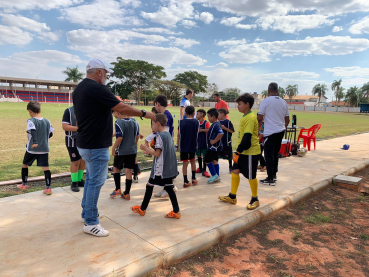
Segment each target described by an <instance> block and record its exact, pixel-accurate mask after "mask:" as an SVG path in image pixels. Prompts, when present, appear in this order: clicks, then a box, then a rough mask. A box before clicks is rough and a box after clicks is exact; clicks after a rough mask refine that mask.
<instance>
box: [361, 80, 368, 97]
mask: <svg viewBox="0 0 369 277" xmlns="http://www.w3.org/2000/svg"><path fill="white" fill-rule="evenodd" d="M361 91H362V92H363V98H364V99H368V98H369V82H368V83H365V84H364V85H363V86H362V87H361Z"/></svg>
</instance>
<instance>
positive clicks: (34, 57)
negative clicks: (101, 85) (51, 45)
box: [0, 50, 86, 81]
mask: <svg viewBox="0 0 369 277" xmlns="http://www.w3.org/2000/svg"><path fill="white" fill-rule="evenodd" d="M81 63H82V61H81V59H80V58H79V57H78V56H76V55H71V54H69V53H65V52H60V51H55V50H45V51H31V52H23V53H16V54H13V55H11V56H8V57H5V58H0V72H5V73H6V74H7V75H8V76H12V77H21V78H36V77H38V78H39V79H48V80H60V81H62V80H64V79H65V76H64V74H63V73H62V71H63V70H65V67H66V66H75V65H81ZM55 64H58V65H59V66H56V65H55ZM82 66H86V65H85V64H82Z"/></svg>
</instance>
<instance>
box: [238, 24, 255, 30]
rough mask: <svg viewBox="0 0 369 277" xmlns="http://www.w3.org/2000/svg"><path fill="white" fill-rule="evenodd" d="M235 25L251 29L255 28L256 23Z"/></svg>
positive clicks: (239, 27)
mask: <svg viewBox="0 0 369 277" xmlns="http://www.w3.org/2000/svg"><path fill="white" fill-rule="evenodd" d="M235 27H236V28H237V29H244V30H251V29H256V27H257V25H256V24H236V25H235Z"/></svg>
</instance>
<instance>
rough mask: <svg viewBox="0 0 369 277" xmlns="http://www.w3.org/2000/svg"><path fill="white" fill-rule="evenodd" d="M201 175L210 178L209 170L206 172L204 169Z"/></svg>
mask: <svg viewBox="0 0 369 277" xmlns="http://www.w3.org/2000/svg"><path fill="white" fill-rule="evenodd" d="M202 176H204V177H206V178H210V177H211V176H210V174H209V172H207V171H206V170H205V171H204V172H203V173H202Z"/></svg>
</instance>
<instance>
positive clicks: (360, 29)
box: [349, 16, 369, 35]
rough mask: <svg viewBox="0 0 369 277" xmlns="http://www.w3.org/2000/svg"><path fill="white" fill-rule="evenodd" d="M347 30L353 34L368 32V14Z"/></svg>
mask: <svg viewBox="0 0 369 277" xmlns="http://www.w3.org/2000/svg"><path fill="white" fill-rule="evenodd" d="M349 31H350V32H351V34H355V35H361V34H369V16H367V17H364V18H363V19H361V20H360V21H359V22H357V23H355V24H354V25H352V26H351V27H350V29H349Z"/></svg>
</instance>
